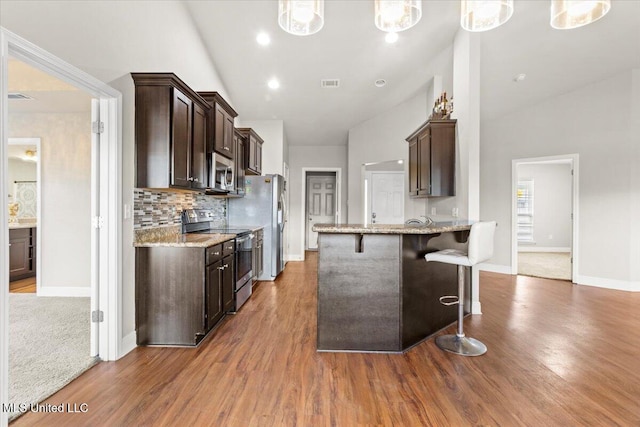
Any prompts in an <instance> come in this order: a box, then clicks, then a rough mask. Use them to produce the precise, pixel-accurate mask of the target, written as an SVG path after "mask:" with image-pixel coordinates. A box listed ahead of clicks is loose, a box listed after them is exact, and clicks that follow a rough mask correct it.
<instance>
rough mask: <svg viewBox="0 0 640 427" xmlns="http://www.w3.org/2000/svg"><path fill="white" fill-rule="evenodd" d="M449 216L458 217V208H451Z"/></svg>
mask: <svg viewBox="0 0 640 427" xmlns="http://www.w3.org/2000/svg"><path fill="white" fill-rule="evenodd" d="M451 216H452V217H454V218H458V208H453V209H451Z"/></svg>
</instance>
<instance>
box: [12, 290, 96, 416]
mask: <svg viewBox="0 0 640 427" xmlns="http://www.w3.org/2000/svg"><path fill="white" fill-rule="evenodd" d="M89 311H90V299H89V298H59V297H37V296H36V295H35V294H9V402H10V403H14V404H16V405H20V404H22V405H24V407H23V408H21V409H18V410H17V411H15V412H12V413H11V414H10V415H9V419H13V418H15V417H17V416H19V415H21V414H22V410H24V409H25V408H30V405H31V404H35V403H38V402H41V401H42V400H44V399H46V398H47V397H49V396H51V395H52V394H53V393H55V392H56V391H58V390H60V389H61V388H62V387H64V386H65V385H67V384H68V383H69V382H71V380H73V379H74V378H76V377H77V376H78V375H80V374H81V373H83V372H84V371H86V370H87V369H89V368H90V367H91V366H93V365H94V364H95V363H96V362H97V361H98V359H97V358H95V357H90V356H89V353H90V340H91V331H90V322H89ZM27 410H28V409H27Z"/></svg>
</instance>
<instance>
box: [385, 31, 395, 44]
mask: <svg viewBox="0 0 640 427" xmlns="http://www.w3.org/2000/svg"><path fill="white" fill-rule="evenodd" d="M384 40H385V41H386V42H387V43H395V42H397V41H398V33H387V35H386V36H384Z"/></svg>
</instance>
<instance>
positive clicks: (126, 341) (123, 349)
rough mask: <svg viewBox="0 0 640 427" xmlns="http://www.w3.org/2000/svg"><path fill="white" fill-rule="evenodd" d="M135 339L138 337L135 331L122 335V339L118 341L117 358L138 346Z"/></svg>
mask: <svg viewBox="0 0 640 427" xmlns="http://www.w3.org/2000/svg"><path fill="white" fill-rule="evenodd" d="M137 341H138V339H137V336H136V331H133V332H131V333H130V334H128V335H126V336H124V337H122V340H121V341H120V351H119V354H118V359H120V358H122V357H124V356H125V355H126V354H127V353H129V352H130V351H131V350H133V349H134V348H136V347H137V346H138V345H137V344H136V342H137Z"/></svg>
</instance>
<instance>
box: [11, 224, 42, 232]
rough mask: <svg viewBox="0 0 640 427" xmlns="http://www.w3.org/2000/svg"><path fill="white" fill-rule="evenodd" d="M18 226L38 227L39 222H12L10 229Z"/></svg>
mask: <svg viewBox="0 0 640 427" xmlns="http://www.w3.org/2000/svg"><path fill="white" fill-rule="evenodd" d="M18 228H38V223H37V222H10V223H9V230H15V229H18Z"/></svg>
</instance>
